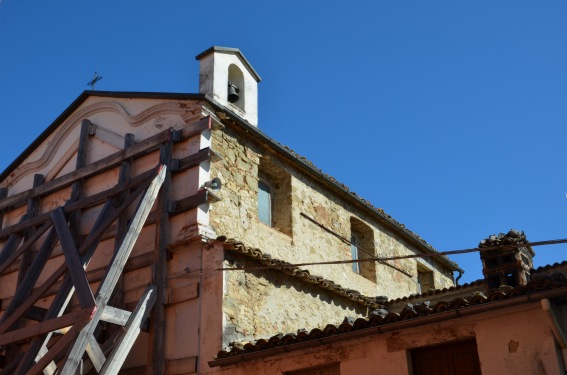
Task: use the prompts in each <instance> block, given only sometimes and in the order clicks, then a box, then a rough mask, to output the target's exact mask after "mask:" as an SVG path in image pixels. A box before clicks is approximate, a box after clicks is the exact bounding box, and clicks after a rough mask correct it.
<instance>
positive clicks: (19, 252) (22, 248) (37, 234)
mask: <svg viewBox="0 0 567 375" xmlns="http://www.w3.org/2000/svg"><path fill="white" fill-rule="evenodd" d="M51 225H52V224H51V223H45V224H43V226H42V227H41V228H40V229H38V230H36V231H35V232H34V234H33V235H32V236H31V237H30V238H29V239H27V240H26V241H25V242H24V243H23V244H22V246H20V247H19V248H18V249H17V250H16V251H15V252H13V253H12V254H11V255H10V256H9V257H8V258H7V259H6V260H5V261H4V262H3V263H0V274H1V273H2V272H4V271H5V270H6V268H8V267H9V266H10V265H11V264H12V263H14V261H15V260H16V259H18V257H19V256H20V255H22V253H23V252H24V251H26V250H27V249H28V248H29V247H30V246H32V245H33V244H34V243H35V242H36V241H37V240H38V238H39V237H41V236H42V235H43V234H44V233H45V231H47V230H48V229H49V228H50V227H51Z"/></svg>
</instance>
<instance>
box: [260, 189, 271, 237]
mask: <svg viewBox="0 0 567 375" xmlns="http://www.w3.org/2000/svg"><path fill="white" fill-rule="evenodd" d="M258 218H259V219H260V221H261V222H262V223H264V224H266V225H269V226H272V189H271V187H270V185H268V184H267V183H265V182H263V181H258Z"/></svg>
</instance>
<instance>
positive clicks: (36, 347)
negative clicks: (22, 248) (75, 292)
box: [16, 119, 92, 372]
mask: <svg viewBox="0 0 567 375" xmlns="http://www.w3.org/2000/svg"><path fill="white" fill-rule="evenodd" d="M91 125H92V123H91V122H90V120H87V119H85V120H83V121H82V122H81V132H80V135H79V148H78V149H77V160H76V163H75V170H77V169H80V168H82V167H84V166H86V164H87V143H88V138H89V129H90V127H91ZM82 192H83V181H82V180H78V181H75V182H74V183H73V185H72V187H71V196H70V197H69V200H68V202H74V201H77V200H79V199H80V197H81V194H82ZM80 217H81V210H75V211H73V212H72V213H71V214H70V215H69V229H70V230H71V233H73V242H74V243H75V246H78V245H79V243H80V230H79V225H80ZM64 280H65V283H66V284H70V278H69V277H68V276H65V279H64ZM64 289H65V288H64ZM65 299H66V300H67V302H68V298H66V297H65ZM59 300H60V298H59ZM63 304H64V305H65V307H66V303H65V302H63ZM63 309H64V308H63ZM62 313H63V311H58V312H56V313H54V312H53V311H51V312H50V315H56V316H59V315H60V314H62ZM50 338H51V334H48V335H46V336H45V337H44V338H34V339H33V340H32V342H31V345H30V350H28V351H27V352H26V354H25V356H24V359H23V360H22V362H21V363H20V365H19V366H18V369H17V371H16V372H18V371H20V372H22V371H25V370H27V368H29V367H31V364H32V360H33V359H34V358H35V356H36V355H37V354H38V353H39V352H40V351H43V350H44V343H46V342H47V341H49V339H50ZM50 367H51V368H50V370H48V371H53V370H54V366H50Z"/></svg>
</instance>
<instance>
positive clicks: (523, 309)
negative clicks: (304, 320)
mask: <svg viewBox="0 0 567 375" xmlns="http://www.w3.org/2000/svg"><path fill="white" fill-rule="evenodd" d="M472 338H476V343H477V349H478V354H479V359H480V364H481V371H482V373H483V374H503V375H518V374H534V375H559V374H561V373H562V372H561V370H560V364H559V359H558V353H557V349H556V346H555V342H554V338H553V334H552V332H551V330H550V327H549V326H548V324H547V321H546V320H545V317H544V316H543V313H542V310H541V307H540V305H539V304H538V303H534V304H527V305H522V306H516V307H510V308H505V309H502V310H496V311H492V312H486V313H482V314H477V315H472V316H468V317H466V318H459V319H449V320H447V321H445V322H442V323H436V324H428V325H423V326H418V327H414V328H407V329H403V330H400V331H395V332H391V333H386V334H382V335H368V336H364V337H361V338H353V339H350V340H344V341H338V342H336V343H333V344H328V345H321V346H314V347H311V348H306V349H300V350H297V351H292V352H288V353H284V354H279V355H273V356H270V357H263V358H260V359H258V360H253V361H247V362H242V363H239V364H237V365H231V366H226V367H224V368H221V373H222V374H226V375H228V374H230V375H241V374H242V375H243V374H265V375H276V374H277V375H281V374H282V373H284V372H286V371H295V370H299V369H305V368H309V367H314V366H323V365H328V364H332V363H337V362H339V363H340V371H341V374H374V373H376V371H377V370H378V369H379V372H380V373H382V374H410V373H411V372H410V365H409V364H410V363H411V350H412V349H414V348H419V347H424V346H430V345H437V344H447V343H451V342H453V341H456V340H465V339H472Z"/></svg>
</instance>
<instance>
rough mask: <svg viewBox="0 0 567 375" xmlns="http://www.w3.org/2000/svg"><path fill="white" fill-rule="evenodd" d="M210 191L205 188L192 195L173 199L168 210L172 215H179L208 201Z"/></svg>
mask: <svg viewBox="0 0 567 375" xmlns="http://www.w3.org/2000/svg"><path fill="white" fill-rule="evenodd" d="M208 195H209V192H208V191H207V190H205V189H202V190H199V191H198V192H197V193H195V194H193V195H191V196H190V197H186V198H182V199H179V200H176V201H172V202H171V203H170V204H169V207H168V212H169V214H170V215H177V214H179V213H181V212H185V211H189V210H192V209H194V208H197V207H199V206H200V205H202V204H204V203H207V202H208Z"/></svg>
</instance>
